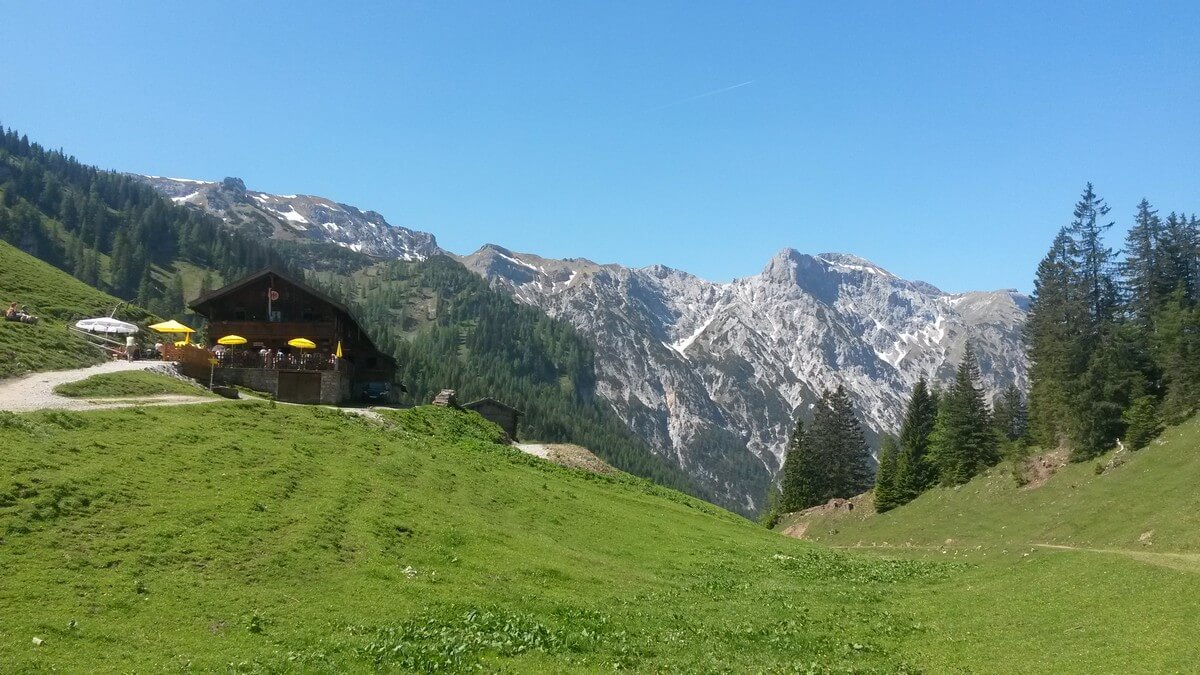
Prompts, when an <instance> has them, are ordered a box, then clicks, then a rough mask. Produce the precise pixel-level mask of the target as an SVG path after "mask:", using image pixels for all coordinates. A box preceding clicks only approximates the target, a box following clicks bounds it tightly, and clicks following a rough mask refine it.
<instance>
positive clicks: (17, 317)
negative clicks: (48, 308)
mask: <svg viewBox="0 0 1200 675" xmlns="http://www.w3.org/2000/svg"><path fill="white" fill-rule="evenodd" d="M4 320H5V321H16V322H19V323H37V321H38V319H37V317H36V316H34V315H32V314H30V313H29V312H26V311H25V308H24V307H22V306H21V305H18V304H17V303H15V302H13V303H10V304H9V305H8V309H6V310H4Z"/></svg>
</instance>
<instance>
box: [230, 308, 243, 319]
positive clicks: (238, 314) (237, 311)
mask: <svg viewBox="0 0 1200 675" xmlns="http://www.w3.org/2000/svg"><path fill="white" fill-rule="evenodd" d="M233 318H234V320H236V321H245V320H246V308H245V307H234V308H233Z"/></svg>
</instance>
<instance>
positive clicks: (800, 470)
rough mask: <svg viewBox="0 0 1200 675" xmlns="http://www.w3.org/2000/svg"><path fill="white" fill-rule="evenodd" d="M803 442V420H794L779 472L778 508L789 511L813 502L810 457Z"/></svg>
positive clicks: (784, 511) (806, 506) (797, 509)
mask: <svg viewBox="0 0 1200 675" xmlns="http://www.w3.org/2000/svg"><path fill="white" fill-rule="evenodd" d="M805 453H806V448H805V443H804V422H802V421H800V420H796V428H795V429H794V430H793V431H792V436H791V438H790V439H788V445H787V453H786V454H785V455H784V458H783V469H782V471H781V472H780V473H781V476H780V480H779V487H780V493H781V494H780V499H779V509H780V511H782V512H783V513H791V512H792V511H799V510H801V509H804V508H808V507H809V506H812V505H813V504H816V503H819V502H814V501H813V498H814V488H815V485H814V478H815V476H813V475H812V474H813V468H814V467H813V463H812V458H811V457H809V456H807V455H806V454H805Z"/></svg>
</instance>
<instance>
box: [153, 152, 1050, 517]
mask: <svg viewBox="0 0 1200 675" xmlns="http://www.w3.org/2000/svg"><path fill="white" fill-rule="evenodd" d="M141 179H142V180H144V181H145V182H147V183H148V184H150V185H151V186H153V187H154V188H155V189H156V190H158V191H159V192H161V193H162V194H164V195H166V196H168V197H170V198H171V199H172V201H174V202H176V203H178V204H183V205H190V206H191V207H193V208H197V209H203V210H205V211H207V212H209V213H212V214H214V215H216V216H218V217H220V218H221V219H222V220H223V221H224V222H225V223H227V224H228V225H230V226H233V227H239V228H250V229H251V230H252V231H254V232H256V233H258V234H260V235H261V236H264V237H272V238H275V239H285V240H295V241H314V242H323V243H331V244H336V245H338V246H341V247H343V248H346V249H349V250H352V251H356V252H359V253H362V254H364V255H368V256H371V257H374V258H379V259H402V260H423V259H426V258H429V257H432V256H438V255H447V256H449V257H452V258H455V259H457V260H458V261H459V262H461V263H462V264H463V265H464V266H466V267H467V268H468V269H470V270H472V271H473V272H475V273H476V274H478V275H480V276H481V277H483V278H484V279H486V280H487V281H488V283H489V284H491V285H492V286H493V287H494V288H496V289H499V290H503V291H505V292H507V293H509V294H511V295H512V297H513V298H514V299H516V300H517V301H518V302H521V303H524V304H527V305H531V306H534V307H537V308H539V309H540V310H542V311H543V312H545V313H546V314H548V315H550V316H551V317H555V318H560V319H563V320H566V321H567V322H569V323H570V324H572V325H573V326H575V327H576V328H577V329H578V330H580V331H581V332H583V333H584V334H585V335H587V336H589V337H590V338H591V339H592V340H593V342H594V343H595V347H596V370H597V372H596V377H597V392H598V393H599V394H600V395H601V396H602V397H603V398H605V399H606V400H607V401H608V402H609V403H610V404H611V405H612V407H613V409H614V410H615V411H616V412H617V414H618V415H619V416H620V418H621V419H622V420H623V421H624V422H625V423H626V424H627V425H628V426H629V428H630V429H631V430H633V431H634V432H635V433H636V434H637V435H638V436H640V437H641V438H643V439H644V440H645V441H646V442H647V443H648V444H649V445H650V447H652V448H653V449H654V450H655V451H656V452H658V453H659V454H661V455H662V456H663V457H665V458H667V459H669V460H670V461H671V462H673V463H675V464H677V465H678V466H680V467H682V468H683V469H684V470H685V471H686V472H687V473H688V474H689V476H691V478H692V479H693V480H695V481H696V482H697V483H698V484H702V485H704V486H705V487H706V489H708V490H710V491H712V492H713V493H715V494H718V495H721V496H722V497H723V501H726V502H731V503H736V504H741V505H743V506H744V508H745V509H746V510H748V511H754V510H757V508H758V507H759V506H761V503H760V502H761V499H762V496H763V495H764V494H765V492H766V486H767V484H768V482H769V480H770V477H771V475H772V474H773V473H774V472H776V471H777V470H778V469H779V467H780V466H781V464H782V459H783V452H784V448H785V445H786V442H787V437H788V434H789V433H790V431H791V428H792V425H793V424H794V420H795V418H796V416H797V415H799V416H800V417H802V418H803V417H805V416H806V415H808V414H810V411H811V410H812V409H813V407H814V406H815V404H816V402H817V401H818V400H819V398H820V396H821V394H822V392H824V391H827V390H829V389H831V388H834V387H837V386H839V385H842V386H845V387H846V389H847V391H848V392H849V393H850V395H851V397H852V399H853V400H854V402H855V406H856V409H857V410H858V412H859V414H860V416H861V418H862V421H863V423H864V425H865V426H866V427H867V429H868V430H869V431H870V433H871V435H872V436H878V434H881V433H888V432H894V431H896V430H897V428H898V426H899V424H900V420H901V416H902V414H903V411H904V404H905V400H906V397H907V395H908V393H909V392H910V391H911V388H912V386H913V385H914V384H915V383H916V381H917V380H918V379H920V378H926V379H928V380H931V381H933V382H935V383H946V382H948V381H949V380H950V379H951V378H952V377H953V375H954V369H955V366H956V365H957V363H958V361H959V359H960V358H961V356H962V354H963V353H964V349H965V348H966V345H967V344H968V342H969V343H970V344H971V345H973V348H974V349H975V351H976V354H977V356H978V357H979V361H980V366H981V370H982V374H983V380H984V382H983V384H984V386H985V388H986V389H987V390H988V391H989V392H990V393H992V394H994V393H996V392H998V391H1000V390H1001V389H1003V388H1004V387H1006V386H1008V385H1009V384H1016V385H1018V386H1019V387H1021V388H1024V387H1025V385H1026V384H1027V363H1026V361H1025V356H1024V349H1023V344H1022V327H1023V324H1024V319H1025V313H1026V310H1027V308H1028V298H1027V297H1025V296H1024V295H1021V294H1020V293H1017V292H1016V291H1013V290H1000V291H984V292H969V293H960V294H951V293H946V292H943V291H941V290H939V289H938V288H937V287H935V286H934V285H932V284H929V283H926V282H923V281H909V280H905V279H901V278H900V277H897V276H895V275H894V274H891V273H890V272H888V271H887V270H885V269H883V268H881V267H879V266H878V265H875V264H873V263H871V262H870V261H868V260H864V259H862V258H859V257H856V256H853V255H848V254H844V253H823V254H819V255H809V254H804V253H800V252H797V251H795V250H792V249H783V250H781V251H780V252H779V253H777V254H776V255H775V256H774V257H772V258H771V259H770V260H769V261H767V263H766V265H765V266H764V268H763V269H762V271H761V272H759V273H758V274H755V275H752V276H747V277H744V278H740V279H736V280H734V281H732V282H729V283H716V282H712V281H707V280H704V279H701V278H699V277H696V276H694V275H692V274H689V273H687V272H683V271H680V270H675V269H671V268H669V267H664V266H661V265H653V266H650V267H644V268H636V269H635V268H628V267H623V266H620V265H614V264H598V263H595V262H592V261H589V260H585V259H565V260H557V259H550V258H543V257H540V256H537V255H533V254H528V253H517V252H513V251H510V250H508V249H506V248H503V247H502V246H498V245H494V244H489V245H486V246H484V247H482V248H480V249H479V250H478V251H475V252H474V253H471V254H470V255H466V256H459V255H455V254H453V253H450V252H448V251H445V250H443V249H442V248H440V247H439V246H438V245H437V241H436V238H435V237H434V236H433V235H432V234H428V233H424V232H419V231H416V230H411V229H408V228H404V227H400V226H395V225H391V224H389V223H388V222H387V221H386V220H385V219H384V218H383V217H382V216H381V215H380V214H378V213H375V212H374V211H362V210H360V209H358V208H356V207H354V206H350V205H347V204H342V203H338V202H335V201H332V200H329V199H325V198H323V197H315V196H308V195H274V194H268V193H263V192H257V191H251V190H247V189H246V187H245V185H244V183H243V182H242V181H241V180H239V179H236V178H226V179H225V180H223V181H220V182H214V181H197V180H192V179H182V178H162V177H151V176H146V177H141Z"/></svg>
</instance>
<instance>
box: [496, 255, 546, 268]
mask: <svg viewBox="0 0 1200 675" xmlns="http://www.w3.org/2000/svg"><path fill="white" fill-rule="evenodd" d="M496 255H498V256H500V257H501V258H504V259H505V260H507V261H509V262H510V263H513V264H514V265H520V266H521V267H528V268H529V269H531V270H533V271H534V272H537V271H539V270H538V268H536V267H534V266H533V265H530V264H529V263H527V262H525V261H524V260H519V259H517V258H513V257H512V256H507V255H504V254H503V253H500V252H499V251H497V252H496Z"/></svg>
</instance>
